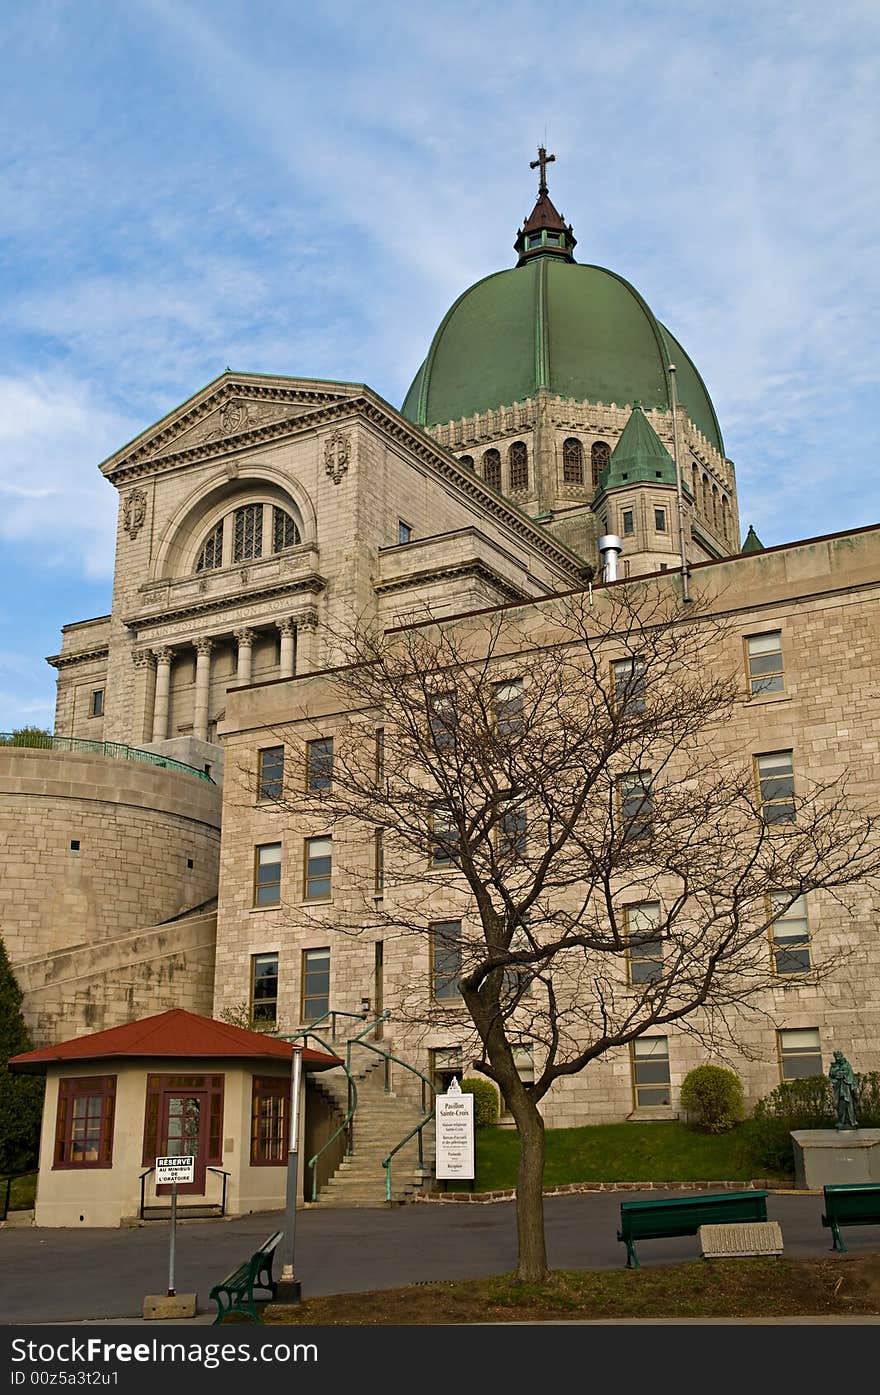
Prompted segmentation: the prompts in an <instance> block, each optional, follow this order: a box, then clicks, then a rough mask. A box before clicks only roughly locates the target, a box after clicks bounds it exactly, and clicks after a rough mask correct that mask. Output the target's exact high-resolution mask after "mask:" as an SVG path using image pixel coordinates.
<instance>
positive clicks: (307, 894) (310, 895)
mask: <svg viewBox="0 0 880 1395" xmlns="http://www.w3.org/2000/svg"><path fill="white" fill-rule="evenodd" d="M332 873H333V839H332V838H307V839H306V862H305V885H304V888H303V896H304V898H305V900H306V901H326V900H329V897H330V882H331V877H332Z"/></svg>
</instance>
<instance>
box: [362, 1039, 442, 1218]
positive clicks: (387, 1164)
mask: <svg viewBox="0 0 880 1395" xmlns="http://www.w3.org/2000/svg"><path fill="white" fill-rule="evenodd" d="M388 1016H389V1014H388V1013H387V1012H383V1014H382V1016H381V1017H380V1018H379V1019H378V1021H379V1022H383V1021H384V1020H385V1018H386V1017H388ZM372 1026H375V1023H372V1024H371V1026H370V1027H367V1028H365V1029H364V1031H362V1032H359V1033H358V1035H357V1036H356V1037H351V1038H350V1039H349V1041H348V1043H347V1045H346V1066H347V1069H348V1071H349V1073H350V1072H351V1050H352V1047H353V1046H363V1047H364V1048H365V1050H367V1051H373V1052H375V1054H376V1055H377V1056H381V1057H382V1060H383V1062H384V1070H385V1081H384V1085H385V1093H386V1094H388V1093H389V1092H390V1090H391V1062H392V1061H393V1062H394V1063H395V1065H398V1066H402V1067H403V1069H404V1070H408V1071H410V1073H411V1074H412V1075H417V1076H418V1078H419V1080H420V1081H421V1082H422V1084H421V1095H422V1106H421V1107H422V1114H423V1115H424V1117H423V1118H422V1119H420V1120H419V1122H418V1123H417V1124H416V1125H415V1127H414V1128H411V1129H410V1131H409V1133H408V1134H406V1135H405V1136H404V1137H403V1138H402V1139H401V1140H400V1142H399V1143H397V1144H395V1146H394V1147H393V1148H392V1149H391V1152H390V1153H387V1154H386V1156H385V1157H384V1158H383V1159H382V1166H383V1167H384V1169H385V1200H386V1202H387V1203H388V1205H389V1206H390V1205H391V1192H392V1185H391V1160H392V1158H393V1157H394V1156H395V1154H396V1153H399V1152H400V1150H401V1148H404V1147H405V1146H406V1144H407V1143H409V1141H410V1139H411V1138H413V1137H414V1136H415V1135H416V1134H417V1135H418V1140H419V1145H418V1146H419V1171H420V1172H423V1171H424V1169H425V1150H424V1138H423V1134H424V1130H425V1128H426V1126H427V1125H428V1124H430V1122H431V1120H432V1119H433V1117H434V1097H435V1096H436V1094H437V1091H436V1090H435V1089H434V1086H433V1085H432V1084H431V1082H430V1080H429V1079H428V1077H427V1076H426V1075H422V1072H421V1071H420V1070H416V1068H415V1066H411V1065H410V1064H409V1062H408V1061H402V1060H401V1059H400V1057H399V1056H394V1055H392V1053H391V1052H390V1051H383V1050H382V1048H381V1047H379V1046H374V1045H373V1043H372V1042H371V1041H364V1040H363V1038H364V1037H365V1036H366V1035H367V1032H368V1031H370V1030H371V1029H372ZM429 1090H430V1092H431V1107H430V1109H429V1108H428V1103H427V1101H428V1091H429Z"/></svg>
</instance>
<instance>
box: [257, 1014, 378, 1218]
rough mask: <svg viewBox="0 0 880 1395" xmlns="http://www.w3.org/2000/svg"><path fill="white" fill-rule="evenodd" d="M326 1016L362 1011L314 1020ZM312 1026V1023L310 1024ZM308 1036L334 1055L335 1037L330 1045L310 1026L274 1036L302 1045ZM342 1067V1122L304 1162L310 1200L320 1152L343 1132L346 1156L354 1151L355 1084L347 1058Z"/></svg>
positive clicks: (315, 1190)
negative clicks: (309, 1173)
mask: <svg viewBox="0 0 880 1395" xmlns="http://www.w3.org/2000/svg"><path fill="white" fill-rule="evenodd" d="M328 1017H332V1018H333V1019H335V1018H336V1017H357V1018H358V1019H359V1020H360V1021H363V1013H360V1012H346V1013H343V1012H333V1013H330V1012H325V1013H324V1016H323V1017H319V1018H317V1019H316V1021H318V1022H324V1021H325V1020H326V1019H327V1018H328ZM375 1025H376V1024H375V1023H370V1027H369V1028H367V1030H368V1031H369V1030H370V1028H371V1027H374V1026H375ZM312 1026H314V1023H313V1024H312ZM334 1027H335V1021H334ZM310 1038H311V1040H313V1041H316V1042H317V1043H318V1045H319V1046H321V1047H323V1049H324V1050H325V1051H326V1052H327V1054H328V1055H329V1056H335V1055H336V1048H335V1037H331V1038H330V1041H332V1042H334V1045H332V1046H331V1045H330V1042H326V1041H325V1040H324V1038H323V1037H319V1036H318V1033H317V1032H315V1031H313V1030H312V1027H304V1028H303V1029H302V1031H299V1032H293V1033H291V1034H290V1035H286V1034H282V1035H279V1036H278V1037H277V1038H276V1040H277V1041H299V1040H300V1039H302V1043H303V1046H308V1044H309V1039H310ZM340 1059H341V1058H340ZM342 1069H343V1070H344V1071H345V1075H346V1078H347V1080H348V1101H347V1103H348V1111H347V1113H346V1115H345V1118H344V1119H343V1121H342V1123H341V1124H340V1125H339V1128H338V1129H336V1131H335V1132H334V1133H332V1134H331V1135H330V1137H329V1138H328V1139H327V1142H326V1143H324V1144H323V1145H322V1146H321V1147H320V1148H319V1149H318V1151H317V1153H315V1155H314V1157H312V1158H309V1160H308V1163H307V1164H306V1166H307V1167H310V1168H311V1171H312V1201H317V1200H318V1159H319V1158H320V1156H321V1154H322V1153H326V1151H327V1149H328V1148H329V1147H330V1145H331V1143H335V1142H336V1140H337V1138H339V1136H340V1134H342V1133H344V1134H345V1154H346V1157H351V1154H352V1153H353V1151H354V1116H355V1111H356V1110H357V1085H356V1083H355V1079H354V1076H353V1075H352V1073H351V1069H350V1066H349V1061H348V1058H346V1060H344V1061H342Z"/></svg>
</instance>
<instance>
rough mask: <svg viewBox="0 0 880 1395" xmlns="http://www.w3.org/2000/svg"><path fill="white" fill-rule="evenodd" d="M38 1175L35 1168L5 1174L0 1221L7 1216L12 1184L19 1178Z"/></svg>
mask: <svg viewBox="0 0 880 1395" xmlns="http://www.w3.org/2000/svg"><path fill="white" fill-rule="evenodd" d="M38 1175H39V1173H38V1169H37V1168H35V1167H32V1168H30V1169H29V1170H28V1171H27V1172H7V1173H6V1174H5V1181H6V1189H5V1195H4V1197H3V1210H2V1211H0V1221H5V1220H6V1217H7V1216H8V1215H9V1198H10V1196H11V1195H12V1184H13V1182H17V1181H18V1180H19V1178H20V1177H37V1176H38Z"/></svg>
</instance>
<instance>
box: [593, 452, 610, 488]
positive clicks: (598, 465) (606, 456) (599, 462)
mask: <svg viewBox="0 0 880 1395" xmlns="http://www.w3.org/2000/svg"><path fill="white" fill-rule="evenodd" d="M610 459H611V447H610V446H609V444H608V442H607V441H594V442H593V444H592V446H591V447H590V465H591V467H592V472H593V488H594V489H595V488H596V485H597V484H598V483H599V476H600V475H601V473H602V471H603V470H604V469H605V466H606V465H607V464H608V463H609V461H610Z"/></svg>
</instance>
